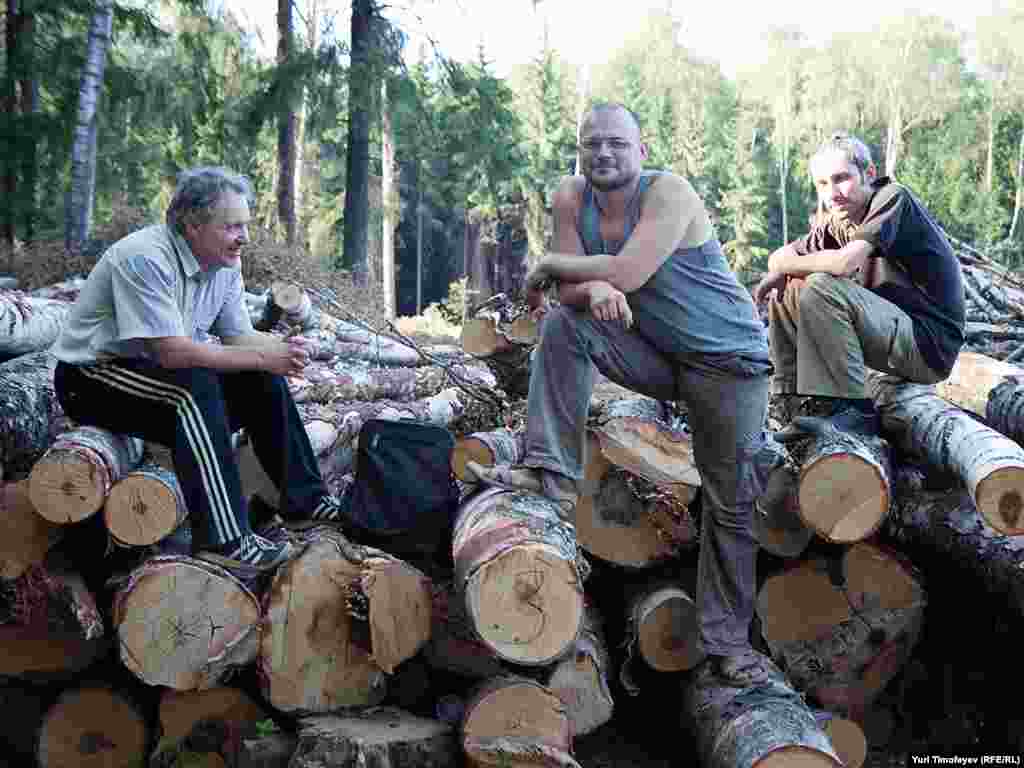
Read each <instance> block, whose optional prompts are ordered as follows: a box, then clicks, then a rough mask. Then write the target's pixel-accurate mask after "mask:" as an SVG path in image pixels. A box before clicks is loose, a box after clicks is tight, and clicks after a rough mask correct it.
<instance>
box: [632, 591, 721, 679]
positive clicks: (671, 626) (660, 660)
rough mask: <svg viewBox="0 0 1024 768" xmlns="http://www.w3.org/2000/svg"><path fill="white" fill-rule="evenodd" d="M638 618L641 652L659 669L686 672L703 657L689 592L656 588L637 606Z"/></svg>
mask: <svg viewBox="0 0 1024 768" xmlns="http://www.w3.org/2000/svg"><path fill="white" fill-rule="evenodd" d="M635 621H636V625H637V630H636V632H637V644H638V646H639V650H640V655H641V656H643V658H644V660H645V661H646V662H647V663H648V664H649V665H650V666H651V667H652V668H653V669H656V670H658V671H659V672H683V671H685V670H688V669H693V668H694V667H695V666H697V664H699V663H700V662H701V661H702V660H703V659H704V651H703V648H702V647H701V643H700V632H699V630H698V627H697V604H696V602H695V601H694V600H693V598H692V597H690V595H689V594H687V592H686V591H684V590H682V589H678V588H672V587H668V588H664V589H658V590H655V591H653V592H652V593H651V594H649V595H648V596H647V597H646V598H645V599H644V600H643V601H642V602H641V604H640V605H639V606H638V608H637V610H636V616H635Z"/></svg>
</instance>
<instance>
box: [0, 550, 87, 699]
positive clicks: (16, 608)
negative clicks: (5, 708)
mask: <svg viewBox="0 0 1024 768" xmlns="http://www.w3.org/2000/svg"><path fill="white" fill-rule="evenodd" d="M106 648H107V638H106V637H105V631H104V627H103V617H102V616H101V615H100V612H99V609H98V608H97V606H96V599H95V598H94V597H93V595H92V593H91V592H90V591H89V589H88V588H87V587H86V585H85V582H84V581H83V580H82V578H81V577H80V576H79V575H78V574H77V573H75V572H74V571H71V570H68V569H67V568H66V567H64V566H63V565H62V564H59V563H58V562H56V558H54V557H50V558H47V560H46V561H45V562H43V563H39V564H33V565H30V566H29V567H28V568H26V569H25V570H24V571H23V572H22V573H21V574H20V575H19V576H18V577H17V578H15V579H0V675H3V676H9V677H17V678H21V679H27V680H39V681H46V680H51V679H54V680H60V679H66V678H69V677H71V676H73V675H74V674H75V673H77V672H79V671H80V670H82V669H84V668H86V667H87V666H89V665H90V664H91V663H92V662H93V661H95V660H96V659H97V658H98V657H99V656H100V655H101V653H102V652H103V651H104V650H105V649H106Z"/></svg>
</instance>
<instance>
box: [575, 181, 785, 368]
mask: <svg viewBox="0 0 1024 768" xmlns="http://www.w3.org/2000/svg"><path fill="white" fill-rule="evenodd" d="M659 175H661V174H660V172H658V171H644V172H643V173H642V174H641V176H640V185H639V187H638V188H637V192H636V194H635V195H634V196H633V199H632V200H631V201H630V203H629V206H628V208H627V211H626V230H625V238H624V239H623V240H622V241H619V242H616V241H610V242H608V241H605V240H604V239H603V238H602V237H601V226H600V217H601V211H600V209H599V208H598V206H597V202H596V201H595V199H594V190H593V187H592V186H591V185H590V182H589V181H588V182H587V185H586V187H585V189H584V191H583V201H582V206H581V209H580V215H579V217H578V219H577V221H578V229H579V235H580V239H581V240H582V241H583V249H584V252H585V253H586V254H587V255H594V254H598V253H609V254H617V253H618V252H619V251H620V250H621V249H622V246H623V244H624V243H625V242H626V240H628V239H629V237H630V235H632V233H633V229H634V228H635V227H636V223H637V221H639V220H640V211H641V208H642V206H643V199H644V193H645V192H646V191H647V189H648V188H649V187H650V185H651V183H652V182H653V181H654V179H655V178H657V177H658V176H659ZM629 306H630V308H631V309H632V310H633V322H634V327H635V328H636V329H637V331H638V332H639V333H640V335H642V336H643V337H645V338H646V339H647V340H648V341H649V342H650V343H651V344H652V345H654V346H655V347H656V348H657V349H659V350H660V351H661V352H662V354H664V355H667V356H669V357H671V358H673V359H674V360H676V361H677V362H679V363H681V364H686V363H688V362H691V361H693V360H695V359H696V358H697V357H698V356H699V359H700V360H701V362H703V363H705V364H707V363H710V364H712V365H715V366H716V367H723V368H726V369H728V370H732V371H735V372H738V373H743V374H746V375H765V374H767V373H769V372H770V371H771V363H770V357H769V352H768V334H767V331H766V329H765V327H764V323H762V322H761V318H760V317H759V315H758V313H757V307H756V306H755V304H754V300H753V298H751V296H750V292H749V291H747V289H746V288H744V287H743V286H742V285H740V283H739V281H738V280H737V279H736V275H735V274H734V273H733V271H732V269H730V267H729V264H728V262H727V261H726V259H725V255H724V254H723V253H722V247H721V245H720V244H719V242H718V239H717V238H715V237H711V238H710V239H708V240H707V241H706V242H704V243H703V244H701V245H699V246H696V247H693V248H679V249H678V250H676V251H675V252H674V253H673V254H672V255H671V256H669V257H668V259H666V260H665V262H664V263H663V264H662V265H661V266H660V267H659V268H658V270H657V271H656V272H655V273H654V274H653V275H652V276H651V278H650V280H648V281H647V282H646V283H644V285H643V286H641V287H640V288H639V289H637V290H636V291H634V292H633V293H631V294H629Z"/></svg>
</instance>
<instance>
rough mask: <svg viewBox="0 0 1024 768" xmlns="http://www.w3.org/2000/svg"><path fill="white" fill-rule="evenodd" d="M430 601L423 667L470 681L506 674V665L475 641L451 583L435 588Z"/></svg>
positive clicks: (461, 603) (477, 638)
mask: <svg viewBox="0 0 1024 768" xmlns="http://www.w3.org/2000/svg"><path fill="white" fill-rule="evenodd" d="M432 597H433V624H432V627H431V631H430V640H429V642H428V643H427V645H426V646H425V647H424V649H423V656H424V658H425V659H426V662H427V664H429V665H430V667H431V668H432V669H436V670H442V671H445V672H451V673H454V674H456V675H461V676H462V677H466V678H470V679H474V680H484V679H487V678H491V677H497V676H499V675H502V674H506V673H507V672H508V665H507V664H506V663H505V662H503V661H502V660H501V659H499V658H497V657H496V656H495V655H494V652H493V651H491V649H490V648H489V647H488V646H487V645H485V644H484V643H483V642H482V641H481V640H480V638H479V637H477V635H476V632H475V631H474V629H473V623H472V621H470V619H469V616H468V615H467V614H466V603H465V601H464V600H463V599H462V597H461V595H459V594H458V592H457V590H456V589H455V585H454V583H452V582H447V583H444V584H435V585H434V589H433V595H432Z"/></svg>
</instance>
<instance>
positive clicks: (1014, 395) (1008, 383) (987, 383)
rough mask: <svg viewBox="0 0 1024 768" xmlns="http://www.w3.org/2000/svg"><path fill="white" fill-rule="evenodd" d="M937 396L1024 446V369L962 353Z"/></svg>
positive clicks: (937, 385) (984, 357) (941, 384)
mask: <svg viewBox="0 0 1024 768" xmlns="http://www.w3.org/2000/svg"><path fill="white" fill-rule="evenodd" d="M935 392H936V394H938V395H939V396H940V397H944V398H945V399H946V400H949V402H951V403H953V404H954V405H958V406H960V407H961V408H963V409H964V410H965V411H968V412H970V413H973V414H974V415H975V416H978V417H979V418H981V419H984V421H985V423H986V424H988V425H989V426H990V427H992V429H995V430H996V431H998V432H1002V433H1003V434H1004V435H1006V436H1007V437H1009V438H1011V439H1013V440H1016V441H1017V442H1018V443H1022V442H1024V368H1022V367H1020V366H1018V365H1013V364H1012V363H1006V362H1003V361H1001V360H996V359H994V358H991V357H988V356H987V355H981V354H978V353H976V352H961V353H960V355H959V356H958V357H957V360H956V364H955V365H954V366H953V370H952V371H951V372H950V374H949V377H948V378H947V379H946V380H945V381H940V382H939V383H938V384H936V385H935Z"/></svg>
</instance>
